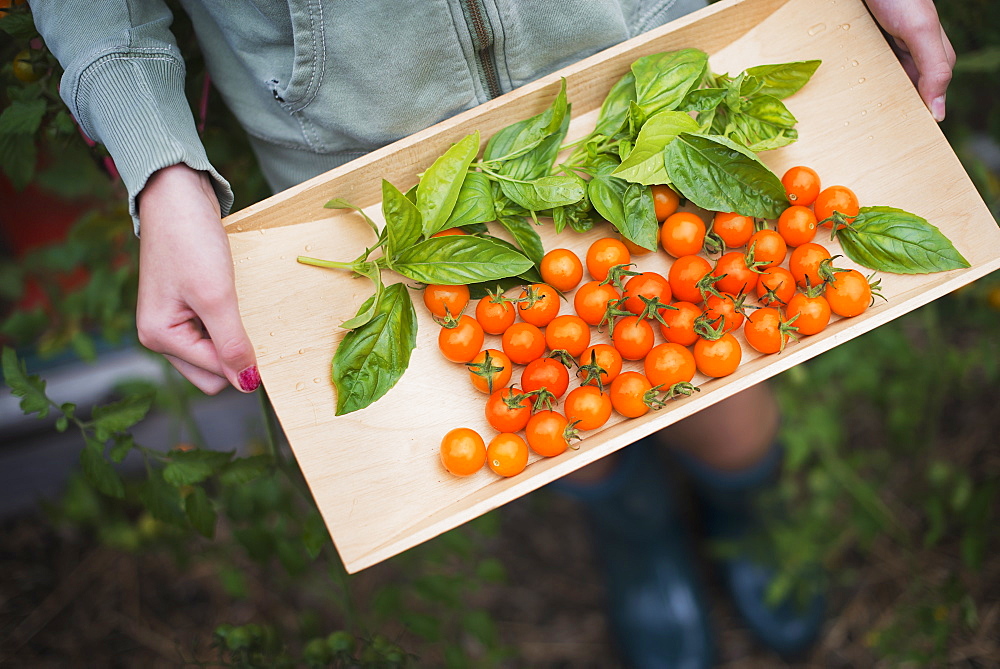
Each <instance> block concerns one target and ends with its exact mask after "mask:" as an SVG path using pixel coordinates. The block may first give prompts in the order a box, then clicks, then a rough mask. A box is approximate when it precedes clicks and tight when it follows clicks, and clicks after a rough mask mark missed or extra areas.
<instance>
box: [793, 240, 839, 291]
mask: <svg viewBox="0 0 1000 669" xmlns="http://www.w3.org/2000/svg"><path fill="white" fill-rule="evenodd" d="M824 260H830V252H829V251H827V250H826V247H824V246H822V245H820V244H817V243H815V242H809V243H808V244H803V245H802V246H799V247H797V248H796V249H795V250H793V251H792V255H791V256H790V257H789V258H788V269H789V271H790V272H791V273H792V276H793V277H795V283H796V284H797V285H798V286H799V287H801V288H809V287H812V286H818V285H819V284H821V283H823V278H822V277H821V276H820V275H819V266H820V264H821V263H822V262H823V261H824Z"/></svg>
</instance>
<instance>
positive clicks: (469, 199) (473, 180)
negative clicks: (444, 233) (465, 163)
mask: <svg viewBox="0 0 1000 669" xmlns="http://www.w3.org/2000/svg"><path fill="white" fill-rule="evenodd" d="M496 217H497V215H496V210H494V208H493V190H492V188H491V187H490V179H489V177H487V176H486V175H485V174H483V173H482V172H469V173H467V174H466V175H465V180H464V181H462V188H461V190H459V192H458V200H457V201H456V202H455V208H454V209H453V210H452V212H451V216H450V217H449V218H448V222H447V223H446V224H445V227H444V229H445V230H447V229H448V228H458V227H462V226H464V225H473V224H475V223H485V222H487V221H493V220H496Z"/></svg>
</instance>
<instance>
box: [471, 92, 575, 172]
mask: <svg viewBox="0 0 1000 669" xmlns="http://www.w3.org/2000/svg"><path fill="white" fill-rule="evenodd" d="M567 109H568V103H567V101H566V80H565V79H563V80H562V85H561V86H560V88H559V93H558V95H556V98H555V100H553V101H552V104H551V105H550V106H549V108H548V109H546V110H545V111H543V112H542V113H541V114H537V115H535V116H532V117H531V118H528V119H524V120H523V121H518V122H517V123H514V124H512V125H509V126H507V127H506V128H504V129H502V130H500V131H499V132H497V133H496V134H494V135H493V136H492V137H490V141H489V142H487V143H486V149H485V151H484V152H483V158H484V159H485V160H488V161H489V160H497V159H501V158H506V157H508V156H512V155H521V154H522V153H525V152H527V151H530V150H531V149H533V148H535V147H536V146H538V145H539V144H541V143H542V140H544V139H545V138H546V137H548V136H549V135H551V134H552V133H554V132H556V131H557V130H559V128H560V127H561V126H562V124H563V118H564V117H565V116H566V112H567Z"/></svg>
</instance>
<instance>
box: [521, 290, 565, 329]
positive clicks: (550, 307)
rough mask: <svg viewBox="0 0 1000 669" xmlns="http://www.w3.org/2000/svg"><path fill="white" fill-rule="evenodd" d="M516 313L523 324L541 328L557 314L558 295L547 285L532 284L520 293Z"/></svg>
mask: <svg viewBox="0 0 1000 669" xmlns="http://www.w3.org/2000/svg"><path fill="white" fill-rule="evenodd" d="M517 313H518V315H520V316H521V320H523V321H524V322H525V323H531V324H532V325H535V326H537V327H540V328H543V327H545V326H546V325H548V324H549V323H550V322H551V321H552V319H553V318H555V317H556V316H557V315H558V314H559V293H557V292H556V290H555V288H553V287H552V286H550V285H548V284H545V283H535V284H532V285H530V286H528V288H527V289H526V290H524V291H522V292H521V297H520V298H519V299H518V302H517Z"/></svg>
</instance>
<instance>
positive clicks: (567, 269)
mask: <svg viewBox="0 0 1000 669" xmlns="http://www.w3.org/2000/svg"><path fill="white" fill-rule="evenodd" d="M540 269H541V273H542V280H543V281H544V282H545V283H547V284H549V285H550V286H552V287H553V288H555V289H556V290H559V291H562V292H564V293H568V292H569V291H571V290H573V289H574V288H576V287H577V286H578V285H580V281H581V280H582V279H583V263H582V262H580V257H579V256H578V255H576V254H575V253H573V252H572V251H570V250H569V249H552V250H551V251H549V252H548V253H546V254H545V255H544V256H543V257H542V263H541V267H540Z"/></svg>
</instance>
